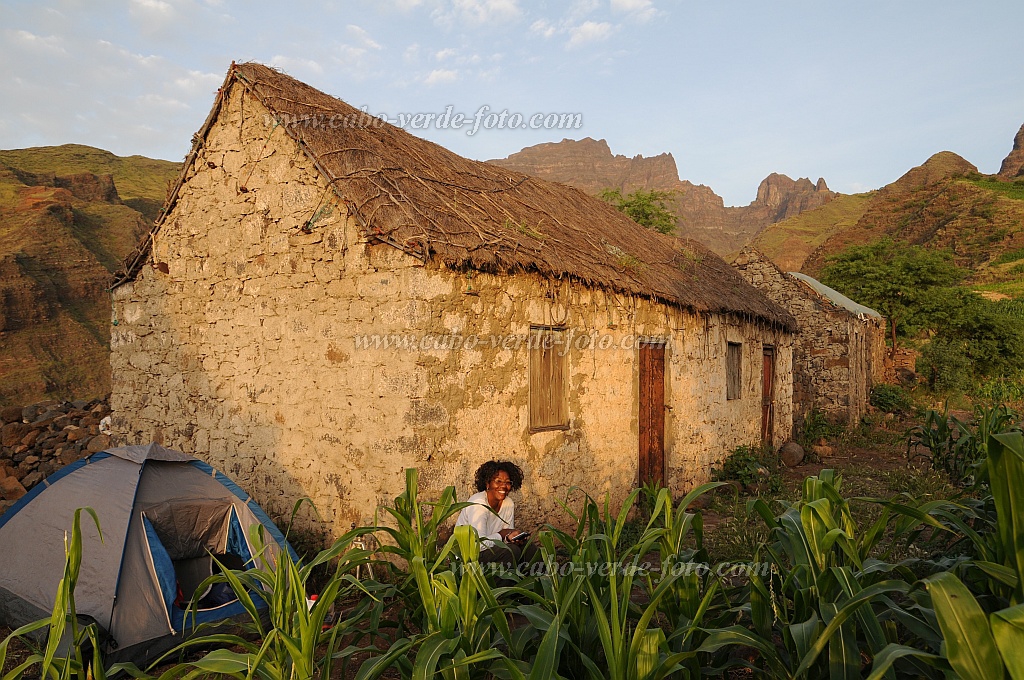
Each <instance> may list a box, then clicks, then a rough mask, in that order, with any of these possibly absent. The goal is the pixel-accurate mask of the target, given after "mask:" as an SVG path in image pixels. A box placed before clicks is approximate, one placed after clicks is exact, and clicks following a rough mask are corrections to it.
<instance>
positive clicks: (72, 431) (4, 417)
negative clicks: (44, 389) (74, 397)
mask: <svg viewBox="0 0 1024 680" xmlns="http://www.w3.org/2000/svg"><path fill="white" fill-rule="evenodd" d="M109 415H110V406H108V404H107V401H106V400H100V399H94V400H93V401H72V402H57V401H45V402H42V403H40V404H34V405H32V406H26V407H24V408H22V407H20V406H8V407H6V408H3V409H0V512H4V511H5V510H7V508H9V507H10V506H11V505H13V504H14V502H15V501H17V500H18V499H19V498H21V497H22V496H24V495H25V494H26V493H27V492H28V490H29V489H31V488H32V487H33V486H35V485H36V484H38V483H39V482H41V481H42V480H44V479H46V478H47V477H48V476H49V475H50V474H52V473H54V472H56V471H57V470H59V469H60V468H62V467H64V466H65V465H68V464H69V463H73V462H75V461H76V460H78V459H80V458H84V457H85V456H87V455H89V454H90V453H95V452H97V451H103V450H104V449H108V448H110V446H111V439H110V435H109V434H108V433H107V432H105V430H108V428H107V425H108V424H109V422H110V421H109V419H107V420H104V419H105V418H107V416H109Z"/></svg>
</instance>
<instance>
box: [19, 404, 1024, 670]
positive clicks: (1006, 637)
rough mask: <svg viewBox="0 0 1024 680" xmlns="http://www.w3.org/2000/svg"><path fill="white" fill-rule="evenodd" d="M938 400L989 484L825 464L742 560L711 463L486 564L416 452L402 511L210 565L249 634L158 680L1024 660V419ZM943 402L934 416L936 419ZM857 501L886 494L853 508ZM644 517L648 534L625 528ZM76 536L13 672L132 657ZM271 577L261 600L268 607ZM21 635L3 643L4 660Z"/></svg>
mask: <svg viewBox="0 0 1024 680" xmlns="http://www.w3.org/2000/svg"><path fill="white" fill-rule="evenodd" d="M944 416H945V414H942V416H941V417H942V418H943V420H942V423H943V425H944V427H946V428H947V429H946V430H944V431H942V432H935V433H930V434H929V436H932V437H933V439H934V440H935V441H937V442H944V441H948V440H952V441H954V442H960V445H962V446H968V443H967V442H973V443H970V446H971V447H973V449H974V450H975V451H976V452H977V456H978V461H979V462H978V465H977V466H976V467H975V468H974V469H975V470H977V471H978V472H977V474H978V476H979V477H980V476H983V475H984V476H985V478H986V479H990V484H991V491H992V493H991V495H990V496H988V497H987V498H986V499H982V500H973V499H970V498H963V499H960V500H959V501H958V502H957V503H951V502H949V501H945V500H942V499H941V498H928V499H927V500H917V499H914V498H911V497H910V496H909V495H907V494H903V495H901V496H897V497H894V498H892V499H890V500H885V499H870V498H869V499H864V498H860V499H858V498H847V497H844V496H843V494H842V493H841V492H842V480H841V477H840V476H839V475H838V474H837V473H836V472H834V471H832V470H822V471H821V473H820V474H819V475H817V476H813V477H808V478H807V479H805V480H804V483H803V487H802V494H801V497H800V498H799V499H798V500H797V501H796V502H794V503H791V504H788V503H781V504H780V505H777V506H772V505H769V503H768V502H767V501H766V500H764V499H760V498H758V499H754V500H752V501H750V502H749V503H748V505H747V509H748V512H749V513H750V515H751V516H752V517H755V518H759V520H760V522H759V524H761V525H763V527H764V532H766V533H762V534H761V536H762V537H763V539H762V540H760V541H757V543H756V545H754V546H753V547H752V548H751V550H749V551H747V552H745V553H743V554H742V555H740V556H739V557H740V559H741V560H742V564H719V565H713V566H712V565H710V564H709V562H710V560H709V556H708V553H707V550H706V549H705V545H704V528H703V518H702V516H701V514H700V513H699V512H694V511H691V510H690V507H691V505H692V504H693V502H694V501H695V500H696V499H697V498H698V497H699V496H700V495H702V494H704V493H707V492H709V491H711V490H712V489H714V488H715V487H716V486H723V485H724V483H723V482H716V483H711V484H705V485H703V486H700V487H698V488H696V489H694V490H692V491H691V492H689V493H688V494H686V496H685V497H684V498H683V499H682V500H680V501H679V502H678V503H673V501H672V496H671V494H670V492H669V490H668V489H664V488H659V487H657V486H655V485H648V486H647V487H646V488H645V489H643V490H636V491H634V492H633V493H632V494H630V495H629V496H628V497H627V498H626V499H624V502H623V503H622V504H621V505H620V506H618V507H612V505H611V502H610V500H609V499H608V498H607V497H605V499H604V501H603V503H602V502H598V501H597V500H595V499H593V498H592V497H590V496H589V495H587V494H585V493H579V490H578V489H575V490H573V491H571V492H570V497H569V498H567V499H566V501H565V502H564V503H563V504H562V507H563V508H564V510H565V512H566V513H567V516H568V519H569V522H568V524H569V527H570V528H568V529H563V528H559V527H558V526H553V525H545V526H544V527H543V528H542V529H541V530H539V531H538V532H536V535H535V540H536V546H537V550H538V557H539V561H538V562H536V563H535V564H533V565H526V566H527V567H528V568H526V569H523V570H519V571H516V570H497V571H487V570H485V569H484V567H485V566H488V565H483V564H481V563H480V561H479V558H480V549H481V545H480V541H479V537H478V536H477V535H476V533H475V531H474V530H473V529H472V528H470V527H465V526H463V527H457V528H456V529H455V531H454V533H453V534H452V536H451V538H449V539H448V540H447V542H445V543H443V544H438V542H437V535H438V530H439V529H440V526H441V525H442V524H443V523H444V522H445V520H447V519H450V518H451V517H452V515H453V514H454V513H455V512H457V511H458V510H459V509H461V507H464V505H465V504H460V503H457V502H456V501H455V495H454V491H453V490H451V489H446V490H445V491H444V492H443V493H442V494H441V497H440V499H439V500H438V501H434V502H424V501H421V500H420V499H419V497H418V494H417V483H418V477H417V474H416V471H415V470H410V471H408V472H407V476H406V484H407V486H406V491H405V493H403V494H402V495H401V496H399V497H398V498H396V499H395V502H394V504H393V505H392V506H389V507H387V508H384V510H385V513H386V515H387V517H388V518H389V522H390V526H389V527H387V528H383V527H360V528H358V529H354V530H353V531H351V532H349V533H347V534H346V535H344V536H342V537H341V538H340V539H339V540H338V541H337V542H335V543H334V544H333V545H332V546H331V547H329V548H327V549H326V550H323V551H321V552H319V553H317V554H316V555H314V556H312V557H310V558H309V559H308V560H304V561H303V562H301V563H296V562H295V561H293V560H292V559H291V558H290V556H289V555H288V554H287V553H278V554H276V555H272V554H271V553H270V552H268V551H265V550H263V549H262V540H263V539H262V535H260V534H257V535H256V536H255V537H254V540H255V541H256V546H257V552H258V554H259V559H258V561H259V564H258V565H255V566H253V567H252V568H251V569H249V570H247V571H230V570H224V571H223V572H222V573H221V574H218V575H216V576H214V577H211V579H209V580H208V582H214V581H224V582H227V583H229V584H230V586H231V587H232V589H233V590H234V592H235V594H236V596H237V597H238V598H239V600H240V601H241V602H242V603H243V605H244V606H245V607H246V609H247V610H248V611H249V613H250V617H251V620H250V621H248V622H246V623H245V624H244V625H243V627H242V630H241V632H239V633H234V632H232V633H230V634H228V633H223V632H214V633H211V634H204V633H205V632H206V631H203V630H199V631H197V634H198V636H197V637H195V638H193V639H191V640H189V641H188V642H186V643H185V644H184V645H182V646H181V647H180V648H179V649H178V650H176V652H174V653H175V654H179V653H180V652H181V651H182V650H185V649H189V648H194V647H202V648H204V649H207V650H209V649H210V648H212V651H206V652H205V653H204V654H203V655H202V656H201V657H199V658H197V659H194V660H189V661H183V662H180V663H178V664H176V665H173V666H171V667H170V668H166V667H165V668H162V669H161V673H162V674H161V676H160V680H178V679H181V680H185V679H189V680H191V679H192V678H197V677H200V676H202V677H232V678H238V679H239V680H242V679H245V680H250V679H252V678H259V679H260V680H283V679H284V678H288V679H289V680H291V679H296V680H300V679H301V680H311V679H312V678H329V677H353V675H354V677H356V678H357V679H358V680H373V679H375V678H380V677H400V678H402V679H403V680H413V679H415V680H419V679H420V678H423V679H424V680H425V679H426V678H430V677H441V678H445V679H446V680H457V679H462V678H466V679H469V680H472V679H474V678H481V679H482V678H500V679H505V678H509V679H514V680H546V679H551V680H555V679H561V678H564V679H566V680H603V679H605V678H610V679H615V680H657V679H661V678H667V677H673V678H676V677H678V678H685V679H688V680H696V679H697V678H700V677H703V676H705V675H716V676H727V677H732V675H733V674H736V673H740V674H744V676H745V677H746V674H748V673H750V672H753V675H754V676H755V677H773V678H788V679H791V680H796V679H797V678H800V679H801V680H824V679H825V678H829V679H830V680H831V678H851V679H853V678H863V677H868V678H872V679H874V678H883V677H884V678H903V677H908V678H909V677H914V678H930V679H931V678H934V679H936V680H937V679H938V678H943V677H952V674H953V673H956V674H958V675H959V676H960V677H963V678H975V677H977V678H982V677H984V678H988V677H1003V676H1004V675H1005V674H1006V673H1009V675H1010V677H1019V676H1017V675H1014V674H1015V673H1019V672H1020V670H1021V668H1020V666H1021V662H1020V655H1019V653H1018V651H1019V649H1020V647H1021V645H1022V644H1024V605H1022V604H1021V602H1022V601H1024V578H1021V574H1022V573H1024V538H1022V537H1024V514H1022V513H1021V512H1020V508H1021V507H1024V500H1022V499H1024V435H1022V434H1021V432H1020V431H1019V427H1018V426H1017V424H1016V418H1015V414H1013V413H1012V411H1010V410H1009V409H1007V408H1005V407H997V408H993V409H985V410H979V411H978V413H976V415H975V421H976V422H975V424H973V425H971V426H966V425H964V426H963V427H961V424H960V423H958V421H955V420H952V419H948V418H945V417H944ZM939 417H940V416H938V415H936V416H933V417H932V422H931V423H930V424H931V426H932V427H931V428H930V429H933V430H938V428H939V422H938V421H937V420H936V419H937V418H939ZM954 430H955V432H954ZM941 445H942V446H947V445H948V444H945V443H942V444H941ZM731 458H735V459H736V460H737V461H744V460H745V461H747V463H746V464H753V462H754V461H756V460H757V451H756V450H754V449H751V448H750V447H739V448H738V449H737V450H736V451H734V452H733V456H731ZM741 469H742V466H741ZM912 477H913V476H912V475H904V478H903V479H902V481H900V482H899V483H898V484H897V485H896V486H898V487H899V488H900V489H906V490H907V491H915V490H916V491H918V492H922V493H923V490H924V489H925V488H934V487H935V485H934V484H931V485H930V486H929V485H925V486H920V485H915V482H914V479H913V478H912ZM890 486H892V485H890ZM893 488H895V487H893ZM574 494H575V495H574ZM641 495H642V499H641ZM855 503H858V504H866V505H867V507H869V508H871V509H872V510H875V511H876V512H874V513H871V514H867V515H866V514H865V513H862V512H859V507H858V508H857V509H856V511H855V508H854V504H855ZM637 506H639V507H640V508H641V514H642V516H643V518H644V519H643V521H642V522H640V523H638V520H637V518H636V517H635V515H636V514H637V513H636V507H637ZM297 507H298V506H296V509H297ZM774 508H778V509H777V510H776V509H774ZM293 515H294V511H293ZM631 515H634V517H633V519H630V516H631ZM631 524H634V525H636V527H635V528H636V532H637V535H636V537H635V538H634V539H631V540H627V537H626V533H627V530H628V527H629V526H630V525H631ZM374 531H377V532H382V533H383V534H385V535H386V538H387V539H388V540H387V542H386V544H385V546H384V547H382V548H381V550H382V551H384V552H387V553H389V554H391V555H392V556H393V557H395V558H400V560H401V561H402V562H403V564H404V565H407V568H405V569H400V568H398V567H393V568H395V569H396V570H397V571H398V572H399V575H400V578H397V579H392V580H391V584H388V583H382V582H378V581H376V580H374V579H372V578H370V579H357V578H354V577H353V573H354V569H355V568H356V567H358V566H360V565H363V564H367V563H369V562H371V561H375V560H374V556H373V555H372V554H370V552H369V551H367V550H364V549H362V548H361V547H359V544H357V541H358V539H360V538H362V537H363V536H365V535H366V534H368V533H371V532H374ZM937 537H943V538H945V543H943V546H944V549H943V555H942V557H941V559H939V560H936V561H934V562H929V561H926V560H904V561H902V562H900V563H898V564H893V563H891V562H890V561H889V560H893V557H892V555H893V551H894V550H895V547H896V545H897V542H899V541H903V542H906V543H909V542H912V541H913V542H922V541H927V542H932V543H933V544H936V545H937V543H935V541H936V540H937ZM67 556H68V557H67V568H66V570H65V579H64V580H63V581H62V583H61V587H60V591H59V594H58V597H57V601H56V603H55V608H54V615H53V616H52V617H50V618H48V619H46V620H44V621H41V622H38V623H36V624H32V626H28V627H25V628H22V629H19V630H18V631H15V635H14V636H21V635H24V634H26V633H29V632H31V630H39V629H42V628H46V627H51V635H50V642H48V643H47V647H46V648H45V649H39V650H36V651H35V652H34V654H33V655H32V656H30V657H29V658H28V659H26V660H25V661H24V662H22V663H20V664H19V665H18V666H17V667H16V668H14V669H12V670H11V671H10V672H8V673H7V674H6V675H4V676H3V679H2V680H18V679H19V678H21V677H23V676H24V675H25V674H26V673H28V672H31V671H33V670H36V667H39V670H40V671H42V672H41V674H42V675H45V676H47V677H50V678H53V679H54V680H61V679H62V678H71V677H75V678H76V680H86V679H87V678H88V677H92V678H96V680H105V678H106V677H107V674H109V673H113V672H115V671H118V670H122V667H114V668H104V667H103V665H102V662H101V659H100V655H98V654H96V655H92V656H90V653H89V646H90V644H92V645H95V643H96V642H95V636H96V630H95V627H94V626H93V627H88V626H86V627H82V626H79V625H78V624H77V623H76V622H75V617H74V613H75V611H74V595H73V593H74V585H75V581H76V580H77V577H78V569H79V565H80V562H81V532H80V531H79V530H78V519H77V516H76V522H75V530H74V532H73V533H72V535H71V539H70V542H69V545H68V551H67ZM654 556H656V559H657V562H655V557H654ZM375 562H376V566H379V567H380V568H381V569H384V568H386V567H388V566H390V565H389V564H388V563H384V562H381V561H375ZM324 567H328V568H329V571H330V573H329V576H328V577H327V578H326V580H325V583H324V585H323V586H322V588H321V589H320V598H319V600H317V602H316V603H315V604H313V605H312V606H309V604H308V601H307V599H306V593H307V592H308V589H309V586H310V578H311V576H312V575H313V574H314V573H315V572H317V570H321V571H322V570H323V569H324ZM920 575H924V576H925V578H924V579H923V580H921V581H917V580H916V579H917V578H918V576H920ZM499 579H500V580H499ZM200 590H202V587H200ZM257 593H258V594H259V597H260V598H261V599H263V600H264V601H265V602H266V605H267V608H266V610H265V611H264V612H263V614H262V615H261V613H260V611H258V610H257V608H256V607H255V601H256V600H255V594H257ZM333 611H337V612H338V617H337V620H333V619H330V614H331V612H333ZM76 626H77V628H76ZM65 630H69V631H70V632H71V639H72V640H73V641H74V644H73V645H72V646H71V647H69V650H70V653H69V655H68V658H66V659H60V658H58V656H57V655H56V654H55V653H54V654H49V653H48V650H49V649H50V648H51V647H53V648H54V649H55V648H56V642H54V641H55V640H59V639H60V638H61V634H62V633H63V632H64V631H65ZM14 636H12V637H9V638H8V639H7V640H5V641H3V642H0V664H2V663H3V661H4V660H5V659H6V654H7V649H8V647H9V643H10V642H11V640H12V639H13V637H14ZM355 659H358V660H359V661H360V667H359V670H358V672H356V673H353V672H352V669H349V668H348V667H347V666H348V664H350V663H352V662H353V660H355ZM47 664H49V665H47ZM338 665H341V668H337V666H338ZM123 670H126V671H128V672H129V673H130V674H131V675H132V676H133V677H135V678H138V679H139V680H150V679H151V678H153V676H151V675H149V674H148V673H147V672H143V671H139V670H138V669H135V668H133V667H126V668H123ZM150 672H152V671H150Z"/></svg>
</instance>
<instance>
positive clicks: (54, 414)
mask: <svg viewBox="0 0 1024 680" xmlns="http://www.w3.org/2000/svg"><path fill="white" fill-rule="evenodd" d="M62 415H64V411H59V410H56V409H49V410H46V411H44V412H43V413H42V414H40V415H38V416H36V419H35V420H33V421H32V422H33V423H43V422H44V421H49V422H48V423H47V424H49V423H52V422H53V421H54V420H55V419H56V418H59V417H60V416H62Z"/></svg>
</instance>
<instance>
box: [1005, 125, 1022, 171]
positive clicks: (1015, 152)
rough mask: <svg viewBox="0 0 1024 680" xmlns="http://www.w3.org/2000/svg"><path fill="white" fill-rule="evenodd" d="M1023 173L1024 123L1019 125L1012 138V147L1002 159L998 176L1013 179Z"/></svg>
mask: <svg viewBox="0 0 1024 680" xmlns="http://www.w3.org/2000/svg"><path fill="white" fill-rule="evenodd" d="M1022 175H1024V125H1021V126H1020V130H1018V131H1017V136H1016V137H1014V138H1013V149H1012V150H1011V151H1010V155H1009V156H1007V157H1006V158H1004V159H1003V164H1002V165H1001V166H1000V167H999V176H1000V177H1002V178H1004V179H1014V178H1016V177H1020V176H1022Z"/></svg>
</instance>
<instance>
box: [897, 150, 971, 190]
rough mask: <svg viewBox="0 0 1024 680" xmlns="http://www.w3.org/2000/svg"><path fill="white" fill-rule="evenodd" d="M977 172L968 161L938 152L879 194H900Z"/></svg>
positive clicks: (953, 154) (954, 155) (949, 152)
mask: <svg viewBox="0 0 1024 680" xmlns="http://www.w3.org/2000/svg"><path fill="white" fill-rule="evenodd" d="M977 171H978V168H976V167H975V166H974V165H973V164H972V163H971V162H970V161H967V160H965V159H964V158H962V157H961V156H958V155H957V154H955V153H953V152H952V151H940V152H939V153H937V154H935V155H933V156H932V157H931V158H929V159H928V160H926V161H925V162H924V163H922V164H921V165H919V166H917V167H916V168H911V169H910V170H908V171H907V172H906V173H905V174H904V175H903V176H902V177H900V178H899V179H898V180H896V181H895V182H893V183H892V184H889V185H887V186H885V187H883V188H882V189H881V191H880V193H881V194H882V195H890V194H894V193H895V194H901V193H904V192H907V191H911V190H913V189H918V188H920V187H926V186H929V185H931V184H935V183H936V182H941V181H942V180H944V179H949V178H950V177H959V176H963V175H966V174H968V173H971V172H977Z"/></svg>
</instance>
